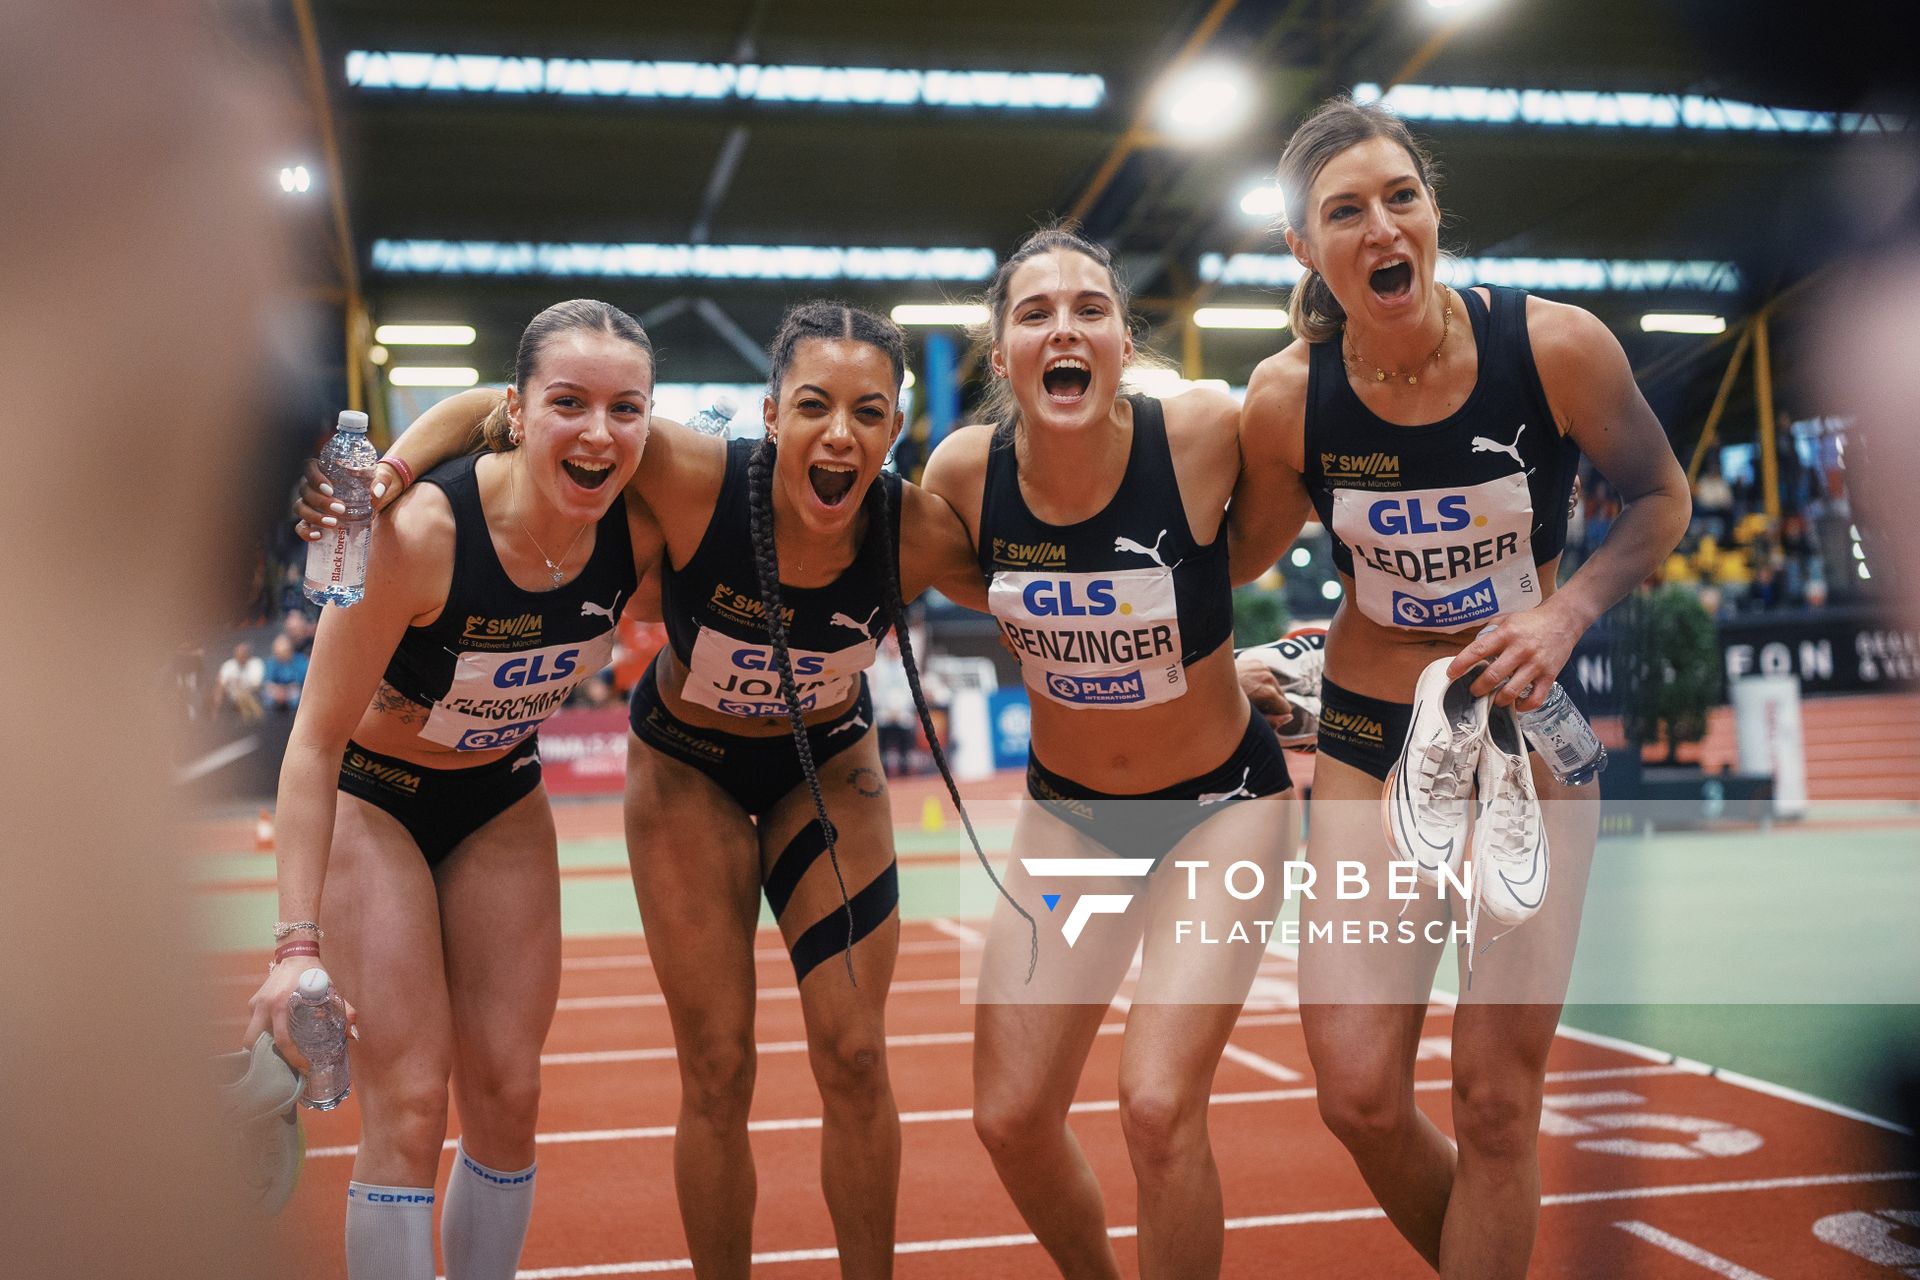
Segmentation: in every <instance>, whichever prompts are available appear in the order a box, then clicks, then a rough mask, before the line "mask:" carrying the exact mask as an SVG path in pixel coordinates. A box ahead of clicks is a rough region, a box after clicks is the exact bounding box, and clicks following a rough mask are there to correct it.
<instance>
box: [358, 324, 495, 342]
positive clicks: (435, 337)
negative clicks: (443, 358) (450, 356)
mask: <svg viewBox="0 0 1920 1280" xmlns="http://www.w3.org/2000/svg"><path fill="white" fill-rule="evenodd" d="M474 336H475V335H474V331H473V326H472V325H468V324H383V325H381V326H380V327H379V328H377V329H375V330H374V331H373V340H374V341H375V342H382V343H385V344H386V345H387V346H390V347H469V346H472V345H473V339H474Z"/></svg>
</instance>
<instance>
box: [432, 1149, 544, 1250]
mask: <svg viewBox="0 0 1920 1280" xmlns="http://www.w3.org/2000/svg"><path fill="white" fill-rule="evenodd" d="M539 1167H540V1166H539V1163H538V1162H535V1163H534V1164H530V1165H528V1166H527V1167H526V1168H524V1169H522V1170H520V1171H519V1172H518V1173H502V1172H500V1171H499V1170H498V1169H489V1168H487V1166H485V1165H483V1164H481V1163H480V1162H479V1161H478V1160H475V1159H474V1158H473V1157H472V1156H470V1155H468V1154H467V1148H466V1144H465V1143H460V1144H456V1145H455V1147H454V1149H453V1176H452V1177H450V1178H448V1179H447V1204H446V1207H445V1208H444V1209H443V1210H441V1213H440V1252H441V1253H442V1254H443V1255H444V1256H445V1257H446V1260H447V1280H513V1274H514V1272H515V1271H516V1270H518V1269H519V1266H520V1248H521V1246H522V1245H524V1244H526V1242H527V1221H528V1219H530V1218H532V1217H533V1175H534V1171H535V1170H536V1169H538V1168H539Z"/></svg>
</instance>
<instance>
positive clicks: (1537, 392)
mask: <svg viewBox="0 0 1920 1280" xmlns="http://www.w3.org/2000/svg"><path fill="white" fill-rule="evenodd" d="M1488 292H1489V293H1490V295H1491V297H1492V305H1491V307H1489V306H1488V304H1486V303H1483V302H1481V301H1480V297H1479V295H1478V294H1476V293H1474V292H1473V291H1472V290H1470V289H1463V290H1460V291H1459V295H1460V297H1461V299H1462V300H1463V301H1464V303H1465V305H1466V310H1467V317H1468V319H1469V321H1470V322H1471V323H1472V325H1473V337H1474V342H1475V343H1476V344H1477V346H1478V348H1479V359H1480V369H1479V374H1478V377H1477V379H1476V381H1475V382H1474V386H1473V390H1472V392H1471V393H1469V395H1468V396H1467V400H1466V403H1465V404H1463V405H1461V406H1460V408H1459V409H1458V410H1456V411H1455V412H1454V413H1453V414H1452V415H1450V416H1449V417H1447V418H1445V419H1443V420H1441V421H1439V422H1435V423H1429V424H1427V425H1425V426H1412V427H1403V426H1396V425H1395V424H1393V423H1390V422H1387V421H1385V420H1384V419H1382V418H1380V417H1379V416H1377V415H1376V414H1375V413H1374V412H1373V411H1372V410H1371V409H1368V408H1367V406H1366V405H1365V404H1363V403H1362V402H1361V400H1360V397H1359V396H1358V395H1356V394H1355V393H1354V390H1353V386H1352V384H1350V383H1349V382H1348V381H1347V371H1346V368H1345V366H1344V364H1343V363H1342V360H1341V348H1340V344H1339V343H1338V342H1322V343H1316V344H1314V346H1313V348H1312V350H1311V352H1310V362H1309V365H1308V373H1307V414H1306V471H1305V479H1306V484H1307V491H1308V492H1309V493H1310V494H1311V495H1312V498H1313V505H1314V509H1315V510H1317V511H1318V512H1319V513H1320V520H1321V523H1323V524H1325V525H1326V526H1327V529H1328V530H1329V532H1331V533H1332V534H1333V559H1334V565H1335V567H1336V568H1338V569H1339V570H1340V572H1341V573H1343V574H1346V575H1348V576H1349V577H1351V578H1352V579H1353V581H1354V595H1355V601H1354V603H1355V604H1357V605H1358V606H1359V608H1360V610H1361V612H1363V613H1365V614H1366V615H1367V617H1369V618H1371V619H1372V620H1373V621H1375V622H1377V623H1380V624H1381V625H1383V626H1393V627H1405V628H1410V629H1414V630H1422V631H1436V632H1444V631H1457V630H1460V629H1462V628H1465V627H1470V626H1475V625H1478V624H1480V623H1483V622H1485V621H1487V620H1488V619H1491V618H1493V617H1495V616H1497V615H1499V614H1503V613H1514V612H1517V611H1519V610H1522V609H1530V608H1532V607H1533V606H1534V605H1537V604H1539V603H1540V601H1541V600H1542V599H1543V598H1544V594H1543V590H1542V587H1541V583H1540V574H1539V568H1538V567H1539V566H1540V565H1543V564H1546V563H1547V562H1548V561H1550V560H1552V559H1553V558H1554V557H1555V556H1558V555H1559V554H1560V550H1561V547H1562V545H1563V544H1564V543H1565V542H1566V535H1567V514H1568V502H1569V499H1570V497H1571V494H1572V490H1573V482H1574V475H1575V471H1576V469H1577V467H1578V466H1579V462H1580V449H1579V446H1577V445H1575V444H1574V443H1573V441H1572V440H1570V439H1568V438H1566V437H1565V436H1562V435H1561V434H1560V430H1559V427H1558V425H1557V424H1556V423H1555V421H1554V417H1553V411H1552V410H1551V409H1550V408H1549V407H1548V405H1547V397H1546V392H1545V391H1544V390H1542V389H1541V386H1540V375H1539V373H1538V372H1537V371H1536V370H1535V368H1534V364H1533V347H1532V344H1531V343H1530V342H1529V341H1528V338H1527V295H1526V294H1525V293H1524V292H1522V291H1520V290H1518V289H1505V288H1500V287H1494V288H1491V289H1490V290H1489V291H1488Z"/></svg>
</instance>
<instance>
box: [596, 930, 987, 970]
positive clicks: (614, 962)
mask: <svg viewBox="0 0 1920 1280" xmlns="http://www.w3.org/2000/svg"><path fill="white" fill-rule="evenodd" d="M955 949H956V947H955V944H954V943H952V942H950V941H948V940H947V939H945V938H927V939H925V940H923V941H920V942H903V943H901V944H900V951H899V954H901V955H903V956H916V955H930V954H941V953H944V952H949V951H953V950H955ZM753 958H754V960H755V961H756V962H758V963H760V964H772V963H774V962H775V961H781V960H789V959H791V958H792V957H791V956H790V955H789V953H788V951H787V949H786V948H785V947H759V948H756V949H755V951H754V953H753ZM652 967H653V957H652V956H650V955H648V954H647V953H646V952H644V951H640V952H635V953H634V954H632V955H612V956H575V957H574V958H573V959H571V960H562V961H561V962H560V968H561V971H562V972H565V973H578V972H583V971H593V970H598V969H651V968H652Z"/></svg>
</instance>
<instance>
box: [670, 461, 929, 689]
mask: <svg viewBox="0 0 1920 1280" xmlns="http://www.w3.org/2000/svg"><path fill="white" fill-rule="evenodd" d="M758 444H759V442H758V441H755V440H730V441H728V442H727V471H726V476H725V477H724V478H723V479H722V480H721V482H720V497H719V500H718V501H717V502H716V503H715V504H714V508H713V516H712V518H711V519H710V520H708V521H707V529H706V532H705V533H704V534H702V535H701V538H700V545H699V547H697V548H696V549H695V550H694V553H693V555H692V557H691V558H690V559H688V561H687V563H686V566H685V567H684V568H680V569H675V568H674V567H673V565H672V563H671V562H670V561H669V563H668V564H667V565H666V568H665V570H664V572H663V573H662V575H661V583H660V596H661V612H662V616H663V617H664V618H665V620H666V626H667V643H668V644H670V645H672V646H673V654H674V656H675V657H676V658H678V659H680V661H681V663H682V664H683V665H685V667H686V668H687V673H688V674H687V682H686V684H685V686H684V687H683V688H682V689H681V692H680V696H681V697H682V698H685V699H686V700H687V701H688V702H692V703H695V704H697V705H699V706H703V707H709V708H711V709H712V710H715V711H719V712H722V713H724V714H727V715H736V716H784V715H786V714H787V704H786V702H785V701H784V700H783V699H782V698H781V696H780V675H779V669H778V667H777V666H776V665H775V663H774V658H773V646H772V645H771V644H769V643H768V638H767V622H766V605H765V604H764V602H763V601H762V600H761V599H760V574H759V571H758V567H757V566H756V564H755V561H754V554H753V535H752V532H751V530H752V525H751V524H750V522H749V520H750V514H751V513H750V508H749V502H748V491H747V480H748V478H747V467H748V464H749V463H750V461H751V460H752V457H753V451H754V449H755V448H757V447H758ZM874 483H875V484H883V485H886V486H887V497H888V499H889V501H888V504H887V509H888V512H889V514H890V516H891V519H892V526H893V527H892V528H890V529H888V530H886V531H885V533H886V536H887V537H890V538H892V539H893V545H894V547H895V548H898V547H899V545H900V477H899V476H897V475H894V474H892V473H890V472H884V471H883V472H881V473H880V475H879V477H878V478H876V479H875V480H874ZM874 532H875V531H873V530H869V531H868V534H867V536H866V538H865V539H864V540H863V541H862V543H861V545H860V550H859V553H858V554H857V555H856V556H855V557H854V561H853V563H852V564H850V565H848V566H847V568H846V569H845V570H843V571H842V572H841V574H840V576H839V577H837V578H835V579H834V580H833V581H832V582H830V583H828V584H827V585H826V586H824V587H795V586H789V585H788V584H786V583H784V582H783V583H781V584H780V603H781V606H782V612H783V613H784V614H785V616H786V624H787V648H788V658H789V660H790V661H791V662H792V664H793V678H794V684H795V686H796V687H797V689H798V692H799V695H800V709H801V710H802V711H815V710H820V709H824V708H827V707H835V706H839V705H840V704H841V703H843V702H845V701H846V700H847V699H848V698H849V697H851V696H853V694H854V693H855V692H857V683H856V682H857V681H858V680H860V679H862V678H864V677H863V673H864V672H865V670H866V669H867V667H869V666H871V665H872V663H873V656H874V651H875V650H876V649H877V648H878V645H879V640H880V636H881V635H882V634H883V633H884V632H885V631H886V629H887V627H888V626H889V625H890V624H891V622H892V619H890V618H888V617H887V616H886V603H885V601H886V599H887V587H886V573H887V561H888V556H887V554H886V548H885V546H884V545H883V544H882V543H881V541H880V540H879V538H876V537H875V536H873V535H874ZM897 554H898V553H897V550H896V555H897Z"/></svg>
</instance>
